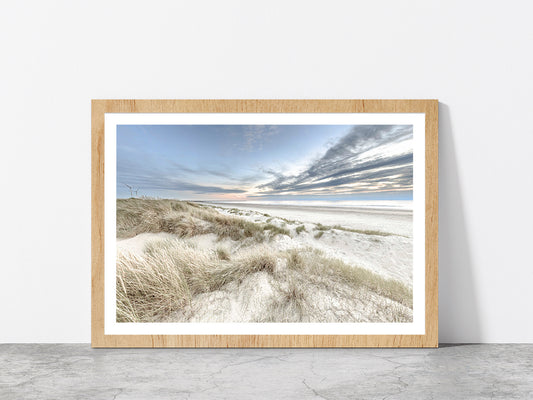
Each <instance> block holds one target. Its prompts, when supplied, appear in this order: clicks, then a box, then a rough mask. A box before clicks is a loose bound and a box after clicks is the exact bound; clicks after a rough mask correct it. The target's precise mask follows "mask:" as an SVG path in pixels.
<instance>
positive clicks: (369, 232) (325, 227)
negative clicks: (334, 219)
mask: <svg viewBox="0 0 533 400" xmlns="http://www.w3.org/2000/svg"><path fill="white" fill-rule="evenodd" d="M315 230H316V231H322V232H324V231H330V230H338V231H345V232H352V233H360V234H362V235H371V236H403V235H396V234H394V233H389V232H382V231H377V230H370V229H352V228H346V227H344V226H341V225H333V226H330V225H322V224H316V226H315ZM320 236H322V235H320Z"/></svg>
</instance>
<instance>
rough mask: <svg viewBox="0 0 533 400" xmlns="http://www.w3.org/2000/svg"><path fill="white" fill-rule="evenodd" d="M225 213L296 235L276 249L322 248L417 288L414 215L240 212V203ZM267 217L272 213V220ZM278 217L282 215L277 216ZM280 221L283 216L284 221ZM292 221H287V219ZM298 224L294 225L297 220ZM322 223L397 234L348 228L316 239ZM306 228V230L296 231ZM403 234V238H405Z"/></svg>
mask: <svg viewBox="0 0 533 400" xmlns="http://www.w3.org/2000/svg"><path fill="white" fill-rule="evenodd" d="M218 206H220V207H221V208H219V209H218V210H219V211H220V212H221V213H223V214H228V215H237V216H240V217H242V218H245V219H248V220H250V221H253V222H267V221H270V223H272V224H275V225H278V226H280V227H285V228H286V229H290V230H291V237H288V236H286V235H278V236H276V237H275V238H274V239H273V242H274V244H275V247H276V249H278V250H288V249H292V248H308V247H312V248H316V249H319V250H321V251H323V252H324V254H325V255H327V256H328V257H330V258H339V259H341V260H342V261H344V262H345V263H347V264H350V265H355V266H359V267H363V268H366V269H369V270H371V271H372V272H375V273H377V274H380V275H381V276H383V277H386V278H392V279H396V280H399V281H401V282H403V283H404V284H406V285H408V286H412V280H413V241H412V212H408V211H396V210H394V211H387V210H372V209H348V208H335V207H309V209H308V208H307V207H296V206H279V207H278V206H274V205H267V206H257V205H254V206H250V207H246V208H244V207H241V208H239V210H242V211H241V212H240V213H239V214H235V212H231V211H230V210H231V209H232V208H237V207H234V206H236V204H224V205H223V206H221V205H218ZM264 214H268V215H269V216H266V215H264ZM274 216H276V217H274ZM278 217H279V218H278ZM282 218H285V219H288V220H290V221H289V222H287V221H286V220H284V219H282ZM291 221H294V222H291ZM317 224H323V225H329V226H333V225H341V226H342V227H345V228H351V229H360V230H377V231H382V232H388V233H393V235H391V236H377V235H368V234H363V233H354V232H347V231H343V230H337V229H332V230H327V231H324V234H323V235H322V237H321V238H320V239H316V238H315V235H316V234H317V233H318V232H319V231H317V230H316V227H317ZM301 225H304V226H305V228H306V231H303V232H301V233H300V234H297V233H296V227H298V226H301ZM400 235H402V236H400Z"/></svg>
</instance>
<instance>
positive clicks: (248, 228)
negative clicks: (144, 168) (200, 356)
mask: <svg viewBox="0 0 533 400" xmlns="http://www.w3.org/2000/svg"><path fill="white" fill-rule="evenodd" d="M238 206H239V207H238V208H237V207H236V204H224V205H220V204H219V205H213V204H209V205H206V204H204V205H198V204H193V203H184V202H177V201H170V200H138V199H129V200H119V201H118V203H117V225H118V226H117V233H118V234H119V236H120V238H118V240H117V248H118V259H117V265H118V267H117V268H118V269H117V276H118V282H117V293H118V296H119V304H118V306H119V307H118V309H119V315H118V319H119V321H120V320H122V321H160V322H161V321H162V322H185V321H188V322H410V321H412V289H411V288H412V239H411V237H412V234H411V232H412V226H411V220H412V218H411V217H410V213H409V212H408V211H398V210H395V211H388V210H368V209H367V210H365V209H341V210H339V209H334V208H333V207H311V208H309V209H307V208H304V207H293V206H280V207H276V206H275V205H265V206H261V205H259V206H258V205H253V206H243V205H241V204H239V205H238ZM165 276H168V279H165ZM143 285H145V286H143ZM150 301H151V302H152V303H153V304H150Z"/></svg>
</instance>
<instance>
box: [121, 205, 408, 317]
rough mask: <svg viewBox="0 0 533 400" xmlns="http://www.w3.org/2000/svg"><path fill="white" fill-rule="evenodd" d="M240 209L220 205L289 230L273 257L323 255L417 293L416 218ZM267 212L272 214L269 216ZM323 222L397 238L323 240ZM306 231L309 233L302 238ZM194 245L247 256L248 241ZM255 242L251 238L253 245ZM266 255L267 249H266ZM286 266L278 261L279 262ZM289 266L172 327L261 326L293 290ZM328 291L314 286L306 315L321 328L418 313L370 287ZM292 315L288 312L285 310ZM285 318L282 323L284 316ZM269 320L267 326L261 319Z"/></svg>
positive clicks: (202, 240) (344, 235)
mask: <svg viewBox="0 0 533 400" xmlns="http://www.w3.org/2000/svg"><path fill="white" fill-rule="evenodd" d="M236 206H237V204H224V205H217V206H216V207H217V210H218V211H219V212H220V213H222V214H227V215H234V216H238V217H241V218H244V219H247V220H249V221H253V222H261V223H270V224H274V225H277V226H279V227H283V228H285V229H288V230H290V236H287V235H281V234H280V235H276V236H275V237H273V238H272V239H271V240H269V241H268V242H267V243H265V244H264V245H265V246H268V247H269V248H271V249H272V250H273V251H283V250H289V249H295V248H298V249H318V250H320V251H322V252H323V253H324V255H325V256H327V257H328V258H337V259H341V260H342V261H344V262H345V263H347V264H349V265H353V266H359V267H363V268H366V269H368V270H370V271H372V272H374V273H377V274H379V275H381V276H383V277H385V278H392V279H396V280H398V281H401V282H402V283H404V284H405V285H407V286H410V287H412V276H413V273H412V272H413V251H412V250H413V246H412V213H411V212H409V211H397V210H395V211H387V210H373V209H347V208H333V207H309V208H306V207H296V206H275V205H265V206H258V205H253V206H246V207H245V206H242V205H241V204H239V205H238V210H236V209H235V208H237V207H236ZM265 214H268V215H265ZM318 224H323V225H330V226H333V225H340V226H342V227H344V228H351V229H357V230H371V231H381V232H387V233H392V235H390V236H379V235H371V234H365V233H357V232H349V231H344V230H339V229H329V230H324V231H323V235H322V236H321V237H320V238H317V237H316V235H317V233H319V232H321V231H320V230H317V226H318ZM302 225H303V226H304V227H305V231H302V232H300V233H299V234H298V233H297V232H296V228H297V227H299V226H302ZM165 239H176V236H175V235H172V234H168V233H143V234H140V235H137V236H135V237H133V238H130V239H123V240H117V248H118V250H119V252H134V253H136V252H139V253H140V252H143V251H144V247H145V245H146V243H147V242H149V241H152V240H165ZM180 240H186V241H187V242H189V243H191V244H194V245H195V246H197V248H199V249H204V250H208V251H215V249H216V248H220V247H223V248H225V249H227V250H228V252H229V253H231V254H232V255H235V254H236V253H238V252H240V251H246V249H247V246H248V245H252V246H254V244H253V241H252V243H248V242H246V241H239V242H238V241H233V240H230V239H224V240H218V238H217V236H216V235H215V234H206V235H198V236H194V237H191V238H186V239H180ZM250 240H251V239H250ZM267 251H268V250H267ZM280 263H281V264H282V263H283V261H281V260H278V264H280ZM284 268H286V267H284V266H283V265H278V267H277V273H276V274H275V276H271V275H269V274H267V273H265V272H258V273H255V274H251V275H250V276H248V277H247V278H245V279H244V280H243V281H241V282H231V283H229V284H227V285H225V286H224V287H223V288H221V289H219V290H216V291H213V292H209V293H203V294H199V295H197V296H195V297H194V298H193V299H192V301H191V304H190V305H189V306H187V307H186V308H184V309H182V310H181V311H179V312H177V313H175V314H174V315H171V316H169V317H168V319H167V320H166V321H167V322H176V321H189V322H261V321H262V318H263V316H264V314H265V312H264V311H265V308H264V307H265V305H267V304H270V307H272V304H275V302H276V299H277V298H279V297H280V295H281V293H283V291H284V290H285V289H284V285H287V283H286V279H285V278H284V275H283V269H284ZM324 284H325V285H318V286H314V287H309V288H308V289H307V290H309V291H310V293H308V296H309V297H310V298H312V299H313V308H312V309H309V310H307V313H306V315H307V316H308V317H307V318H311V319H312V320H314V321H322V322H344V321H355V322H379V321H390V318H392V317H391V315H394V313H395V312H396V311H395V310H401V312H403V313H405V314H407V315H412V310H410V309H408V308H406V307H405V306H402V305H400V304H398V303H395V302H393V301H391V300H389V299H387V298H385V297H381V296H379V295H376V294H375V293H373V292H370V291H368V290H366V289H361V290H360V291H359V292H358V293H356V294H354V292H348V291H347V290H345V289H343V288H342V287H336V288H335V290H330V289H325V287H327V282H324ZM285 312H286V310H285ZM297 317H298V311H297V310H295V311H294V313H289V314H288V317H286V318H288V321H290V319H291V318H296V319H297ZM280 318H281V317H280ZM263 322H266V321H263Z"/></svg>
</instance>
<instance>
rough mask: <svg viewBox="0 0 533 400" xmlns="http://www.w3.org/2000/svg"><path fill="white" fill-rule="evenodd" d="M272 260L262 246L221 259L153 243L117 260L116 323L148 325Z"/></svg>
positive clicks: (175, 243)
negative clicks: (196, 296)
mask: <svg viewBox="0 0 533 400" xmlns="http://www.w3.org/2000/svg"><path fill="white" fill-rule="evenodd" d="M275 265H276V259H275V258H274V257H273V256H271V255H269V254H268V252H266V251H265V250H264V249H261V246H257V247H256V248H255V249H254V250H253V251H248V252H243V253H241V254H239V255H237V256H236V257H235V258H234V259H232V260H231V261H230V260H224V259H221V258H220V256H219V255H218V254H215V253H213V252H209V251H205V250H199V249H197V248H195V247H194V246H192V245H190V244H187V243H186V242H184V241H182V240H179V239H177V240H161V241H154V242H151V243H150V244H149V245H147V247H146V250H145V252H144V254H143V255H141V256H139V255H134V254H131V253H121V254H120V253H119V255H118V256H117V282H116V291H117V321H118V322H153V321H157V320H158V318H161V317H166V316H168V315H169V314H171V313H172V312H174V311H177V310H179V309H181V308H182V307H184V306H185V305H187V304H188V303H189V302H190V300H191V298H192V297H193V296H195V295H197V294H199V293H205V292H209V291H213V290H217V289H219V288H220V287H222V286H224V285H226V284H228V283H229V282H232V281H235V280H237V281H238V280H242V279H244V278H245V277H246V276H248V275H250V274H252V273H255V272H260V271H266V272H270V273H272V272H273V270H274V267H275Z"/></svg>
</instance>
